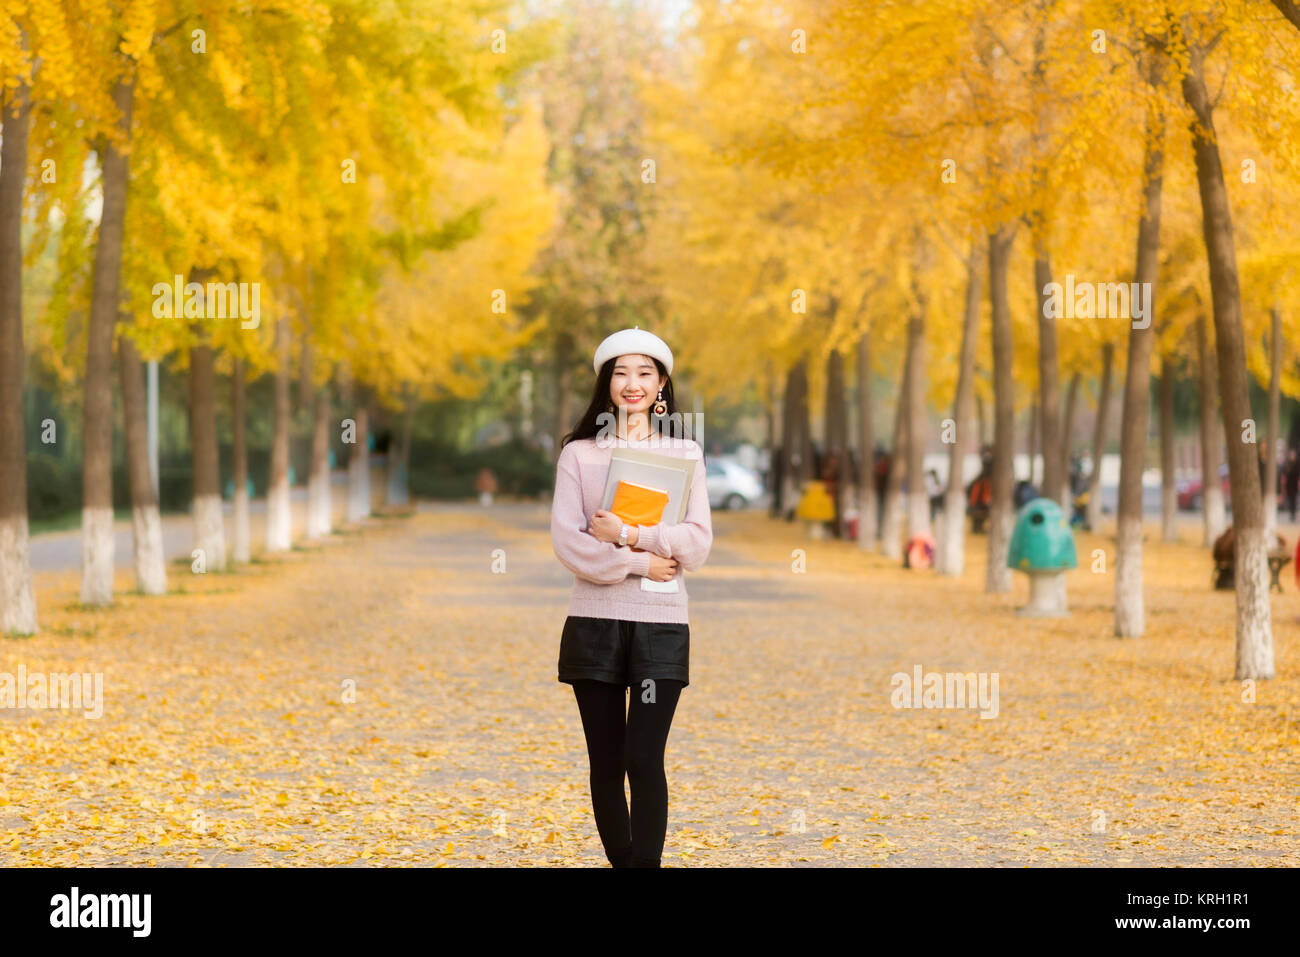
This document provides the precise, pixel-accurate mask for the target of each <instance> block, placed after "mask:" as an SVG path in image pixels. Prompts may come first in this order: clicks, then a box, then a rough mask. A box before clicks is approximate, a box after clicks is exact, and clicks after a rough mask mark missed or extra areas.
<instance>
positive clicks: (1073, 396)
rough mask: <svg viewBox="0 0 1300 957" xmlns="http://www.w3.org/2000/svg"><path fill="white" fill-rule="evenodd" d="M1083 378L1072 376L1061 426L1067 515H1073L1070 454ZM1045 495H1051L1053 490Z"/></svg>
mask: <svg viewBox="0 0 1300 957" xmlns="http://www.w3.org/2000/svg"><path fill="white" fill-rule="evenodd" d="M1082 378H1083V377H1082V376H1081V375H1080V374H1079V373H1078V372H1075V373H1073V374H1072V375H1071V376H1070V384H1069V386H1068V387H1067V388H1066V390H1065V419H1064V421H1063V422H1062V424H1061V473H1060V474H1061V494H1060V502H1061V507H1062V508H1063V509H1065V514H1066V515H1070V514H1073V511H1074V489H1072V488H1071V487H1070V453H1071V452H1072V451H1073V449H1072V446H1073V443H1074V414H1075V412H1077V411H1078V408H1079V382H1080V380H1081V379H1082ZM1044 494H1046V495H1050V494H1051V489H1045V490H1044Z"/></svg>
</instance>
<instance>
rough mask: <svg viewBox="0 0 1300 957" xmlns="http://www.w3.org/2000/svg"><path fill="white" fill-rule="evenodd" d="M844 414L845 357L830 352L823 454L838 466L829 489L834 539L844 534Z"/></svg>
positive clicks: (845, 471) (846, 473)
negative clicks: (824, 449)
mask: <svg viewBox="0 0 1300 957" xmlns="http://www.w3.org/2000/svg"><path fill="white" fill-rule="evenodd" d="M845 411H846V410H845V407H844V357H843V356H841V355H840V351H839V350H838V349H832V350H831V351H830V355H828V356H827V357H826V455H827V457H828V458H829V457H830V456H832V455H833V456H835V461H836V463H837V465H838V471H837V473H836V475H835V485H834V488H832V489H831V501H832V503H833V504H834V506H835V537H836V538H839V537H841V536H842V535H843V534H844V521H843V517H844V484H845V479H846V478H847V476H848V462H847V461H846V456H845V453H846V451H847V446H848V441H847V433H848V429H847V428H846V423H845V421H844V419H845Z"/></svg>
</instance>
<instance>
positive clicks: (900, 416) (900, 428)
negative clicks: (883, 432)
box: [880, 340, 912, 560]
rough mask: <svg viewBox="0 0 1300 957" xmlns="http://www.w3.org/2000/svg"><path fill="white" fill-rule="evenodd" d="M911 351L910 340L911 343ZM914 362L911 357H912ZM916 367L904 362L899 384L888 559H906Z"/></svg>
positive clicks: (884, 541)
mask: <svg viewBox="0 0 1300 957" xmlns="http://www.w3.org/2000/svg"><path fill="white" fill-rule="evenodd" d="M909 350H910V340H909ZM909 359H910V357H909ZM911 369H912V363H911V362H910V361H908V360H904V362H903V374H902V375H901V376H900V377H899V380H898V404H897V405H896V406H895V407H894V436H893V447H892V448H891V450H890V454H889V475H888V477H887V479H886V482H885V508H884V514H883V516H882V518H881V522H880V554H882V555H884V556H885V557H886V558H892V559H895V560H897V559H900V558H902V557H903V541H902V535H903V475H904V473H905V472H906V470H907V465H906V463H907V397H908V395H909V394H910V391H911V390H910V389H909V388H908V384H907V377H908V374H909V373H910V372H911Z"/></svg>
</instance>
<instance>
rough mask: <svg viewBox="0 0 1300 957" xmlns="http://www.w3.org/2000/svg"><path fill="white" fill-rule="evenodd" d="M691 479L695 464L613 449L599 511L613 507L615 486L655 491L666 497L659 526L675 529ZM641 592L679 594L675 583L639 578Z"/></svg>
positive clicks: (689, 490)
mask: <svg viewBox="0 0 1300 957" xmlns="http://www.w3.org/2000/svg"><path fill="white" fill-rule="evenodd" d="M694 477H695V460H694V459H687V458H681V457H679V456H675V455H664V454H663V453H661V452H650V451H647V450H645V449H624V448H615V449H614V450H613V451H612V452H610V457H609V472H608V473H607V474H606V476H605V491H604V493H603V494H602V495H601V497H600V507H601V508H603V509H605V510H608V509H609V507H610V506H611V505H613V504H614V493H615V492H616V491H617V490H618V483H619V482H620V481H622V482H629V483H631V484H633V485H642V486H646V487H649V488H654V489H659V490H661V491H665V492H667V493H668V504H667V505H665V506H664V514H663V517H662V519H660V522H661V524H664V525H676V524H677V523H678V522H680V521H681V520H682V519H684V518H685V517H686V506H687V503H688V502H689V501H690V497H691V480H692V479H693V478H694ZM641 590H642V591H653V592H664V593H669V594H671V593H672V592H676V591H680V589H679V587H678V583H677V579H675V578H674V579H673V580H672V581H666V582H657V581H654V580H653V579H651V578H645V577H642V579H641Z"/></svg>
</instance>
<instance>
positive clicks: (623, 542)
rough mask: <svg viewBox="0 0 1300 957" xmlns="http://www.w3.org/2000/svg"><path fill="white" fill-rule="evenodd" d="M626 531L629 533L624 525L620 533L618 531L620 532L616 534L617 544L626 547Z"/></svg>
mask: <svg viewBox="0 0 1300 957" xmlns="http://www.w3.org/2000/svg"><path fill="white" fill-rule="evenodd" d="M628 531H629V529H628V527H627V526H626V525H624V526H623V529H622V531H620V532H619V533H618V543H619V544H620V545H626V544H627V533H628Z"/></svg>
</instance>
